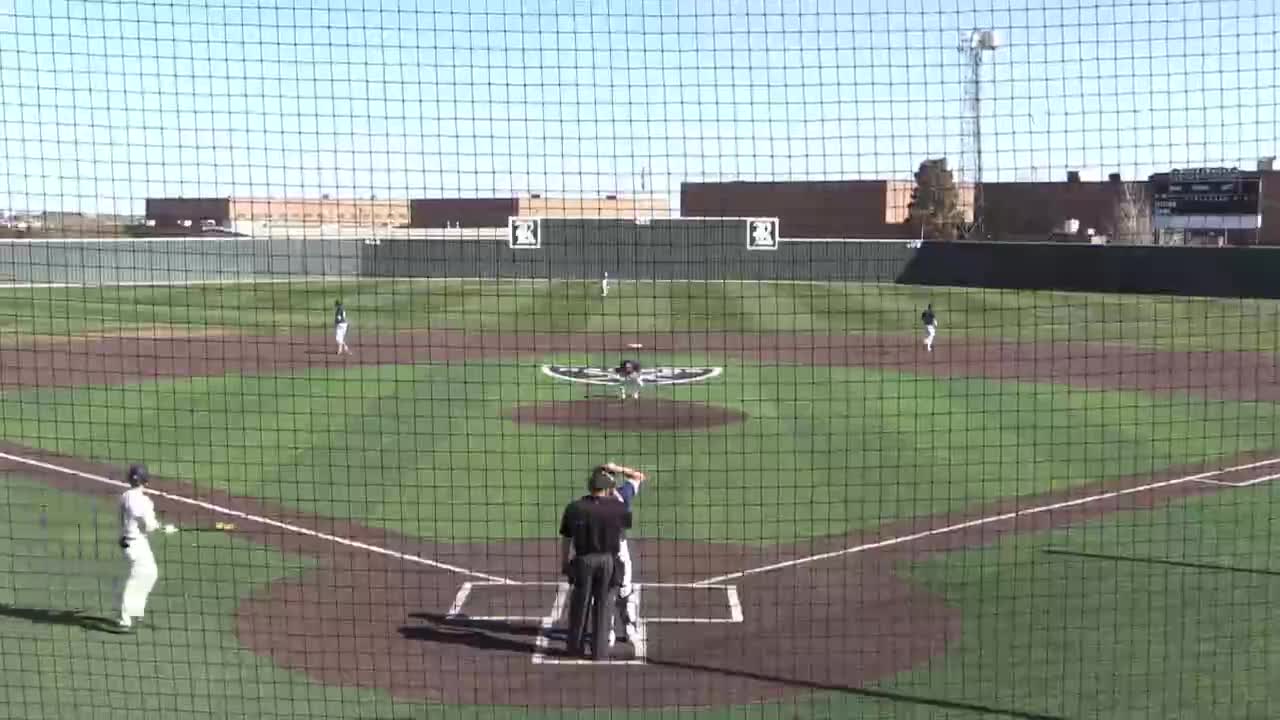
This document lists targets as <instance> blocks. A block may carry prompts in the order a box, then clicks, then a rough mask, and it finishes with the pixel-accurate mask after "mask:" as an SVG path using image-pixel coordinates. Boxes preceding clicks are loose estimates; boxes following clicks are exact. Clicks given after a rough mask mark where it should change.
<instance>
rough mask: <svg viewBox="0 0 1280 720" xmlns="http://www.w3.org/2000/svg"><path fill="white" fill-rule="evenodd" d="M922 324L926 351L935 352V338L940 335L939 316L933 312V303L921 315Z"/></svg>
mask: <svg viewBox="0 0 1280 720" xmlns="http://www.w3.org/2000/svg"><path fill="white" fill-rule="evenodd" d="M920 322H922V323H924V349H925V350H928V351H929V352H933V338H934V337H935V336H936V335H937V334H938V316H937V315H935V314H934V312H933V303H929V307H927V308H925V309H924V312H922V313H920Z"/></svg>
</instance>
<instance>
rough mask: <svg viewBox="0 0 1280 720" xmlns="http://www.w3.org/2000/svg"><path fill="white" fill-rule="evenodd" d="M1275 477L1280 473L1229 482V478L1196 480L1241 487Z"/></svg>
mask: <svg viewBox="0 0 1280 720" xmlns="http://www.w3.org/2000/svg"><path fill="white" fill-rule="evenodd" d="M1277 478H1280V473H1273V474H1271V475H1263V476H1262V477H1256V478H1250V479H1249V480H1241V481H1239V482H1231V481H1230V480H1197V481H1196V482H1198V483H1203V484H1205V485H1217V486H1219V487H1234V488H1242V487H1249V486H1251V485H1260V484H1262V483H1264V482H1270V481H1272V480H1275V479H1277Z"/></svg>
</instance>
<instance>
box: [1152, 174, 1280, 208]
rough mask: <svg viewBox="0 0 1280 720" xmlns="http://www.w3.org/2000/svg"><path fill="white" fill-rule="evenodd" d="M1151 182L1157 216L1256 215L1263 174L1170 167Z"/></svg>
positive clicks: (1259, 205) (1153, 177) (1155, 176)
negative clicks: (1173, 168)
mask: <svg viewBox="0 0 1280 720" xmlns="http://www.w3.org/2000/svg"><path fill="white" fill-rule="evenodd" d="M1151 184H1152V187H1151V190H1152V195H1153V196H1154V197H1153V199H1154V206H1153V209H1154V211H1155V215H1156V216H1157V217H1161V216H1163V217H1166V218H1168V217H1173V216H1188V215H1191V216H1236V217H1244V216H1258V215H1259V208H1260V207H1261V201H1260V197H1261V190H1262V176H1261V175H1260V174H1259V173H1248V172H1241V171H1240V170H1239V169H1238V168H1194V169H1190V170H1173V171H1170V172H1168V173H1164V174H1160V175H1154V176H1152V178H1151ZM1223 219H1224V220H1225V218H1223Z"/></svg>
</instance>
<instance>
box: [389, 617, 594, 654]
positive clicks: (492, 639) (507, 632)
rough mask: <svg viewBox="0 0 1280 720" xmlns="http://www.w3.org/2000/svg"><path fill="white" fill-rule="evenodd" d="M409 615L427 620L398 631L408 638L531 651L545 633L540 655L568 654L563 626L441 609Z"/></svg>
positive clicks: (504, 650)
mask: <svg viewBox="0 0 1280 720" xmlns="http://www.w3.org/2000/svg"><path fill="white" fill-rule="evenodd" d="M409 617H411V618H413V619H415V620H424V621H426V624H424V625H414V626H405V627H401V628H400V635H401V636H402V637H404V638H405V639H408V640H421V641H423V642H435V643H443V644H445V645H459V646H462V647H470V648H475V649H477V650H489V651H499V652H513V653H519V654H521V655H532V654H533V653H535V652H538V651H539V648H538V646H537V642H538V638H539V637H546V638H547V641H548V643H547V646H546V647H543V648H541V652H542V654H543V655H545V656H547V657H549V658H567V657H569V653H568V651H567V650H565V647H564V645H565V632H564V630H563V629H562V628H550V629H546V630H544V629H543V628H542V626H541V624H535V623H532V622H515V621H510V620H474V619H472V618H469V617H467V616H465V615H455V616H452V617H451V616H448V615H444V614H442V613H409ZM526 638H527V639H526ZM591 640H592V638H591V633H587V636H586V641H587V643H588V644H590V643H591Z"/></svg>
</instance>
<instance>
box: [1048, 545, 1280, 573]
mask: <svg viewBox="0 0 1280 720" xmlns="http://www.w3.org/2000/svg"><path fill="white" fill-rule="evenodd" d="M1042 552H1044V554H1046V555H1063V556H1066V557H1077V558H1085V559H1088V560H1112V561H1115V562H1130V563H1140V564H1143V565H1164V566H1166V567H1177V568H1187V569H1190V570H1210V571H1214V572H1232V573H1246V574H1249V575H1277V576H1280V571H1277V570H1263V569H1261V568H1243V567H1234V566H1232V565H1217V564H1214V563H1201V562H1189V561H1187V560H1166V559H1164V558H1149V557H1135V556H1132V555H1107V554H1103V553H1090V552H1077V551H1075V550H1059V549H1057V548H1047V549H1045V550H1043V551H1042Z"/></svg>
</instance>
